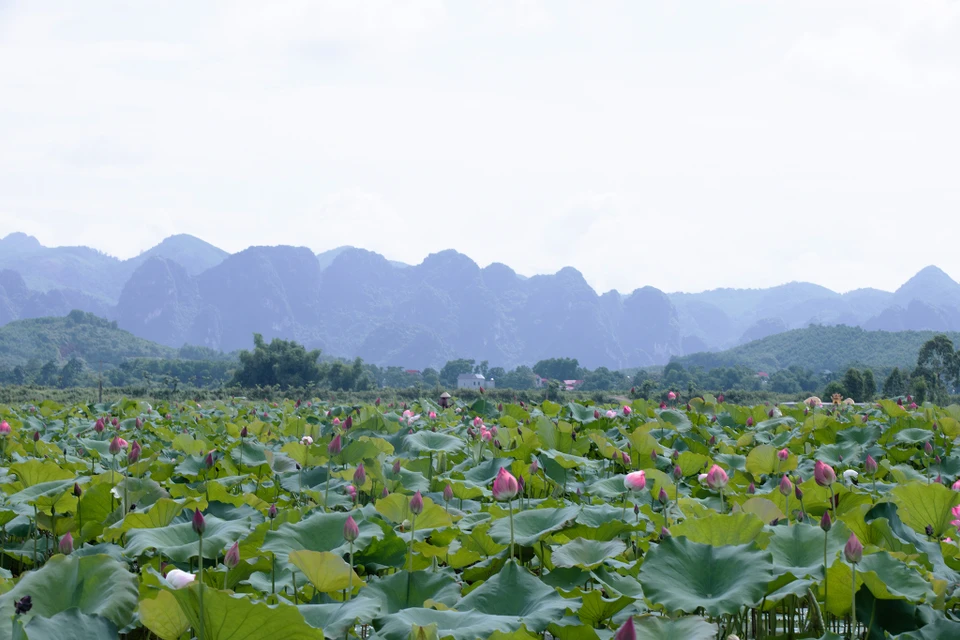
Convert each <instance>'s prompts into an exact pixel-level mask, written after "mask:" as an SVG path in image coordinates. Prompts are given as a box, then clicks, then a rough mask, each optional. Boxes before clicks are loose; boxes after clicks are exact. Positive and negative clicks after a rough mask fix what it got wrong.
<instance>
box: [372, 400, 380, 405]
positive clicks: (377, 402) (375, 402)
mask: <svg viewBox="0 0 960 640" xmlns="http://www.w3.org/2000/svg"><path fill="white" fill-rule="evenodd" d="M373 404H375V405H376V406H378V407H379V406H380V398H377V399H376V400H374V401H373Z"/></svg>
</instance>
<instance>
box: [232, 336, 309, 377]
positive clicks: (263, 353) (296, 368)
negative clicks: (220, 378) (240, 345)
mask: <svg viewBox="0 0 960 640" xmlns="http://www.w3.org/2000/svg"><path fill="white" fill-rule="evenodd" d="M319 358H320V350H319V349H317V350H315V351H307V349H306V348H305V347H304V346H303V345H301V344H297V343H296V342H294V341H292V340H280V339H279V338H274V339H273V340H271V341H270V344H267V343H266V342H265V341H264V339H263V336H262V335H261V334H259V333H255V334H253V351H246V350H244V351H241V352H240V368H239V369H237V371H236V373H235V374H234V376H233V384H235V385H238V386H241V387H255V386H258V385H259V386H268V385H269V386H274V385H277V386H280V387H282V388H289V387H305V386H309V385H313V384H316V383H317V382H318V381H319V380H320V367H319V366H317V360H318V359H319Z"/></svg>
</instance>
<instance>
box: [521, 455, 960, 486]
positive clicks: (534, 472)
mask: <svg viewBox="0 0 960 640" xmlns="http://www.w3.org/2000/svg"><path fill="white" fill-rule="evenodd" d="M539 470H540V461H539V460H538V459H537V458H534V459H533V462H531V463H530V475H532V476H535V475H537V471H539ZM957 482H958V483H960V480H957Z"/></svg>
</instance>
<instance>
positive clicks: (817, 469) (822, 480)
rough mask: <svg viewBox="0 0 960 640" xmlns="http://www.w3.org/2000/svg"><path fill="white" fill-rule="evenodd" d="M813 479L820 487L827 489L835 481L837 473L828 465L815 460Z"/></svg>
mask: <svg viewBox="0 0 960 640" xmlns="http://www.w3.org/2000/svg"><path fill="white" fill-rule="evenodd" d="M813 479H814V480H816V482H817V484H818V485H820V486H821V487H829V486H830V485H832V484H833V483H834V482H836V481H837V472H836V471H834V470H833V467H831V466H830V465H828V464H824V463H823V462H821V461H820V460H817V462H816V464H814V465H813Z"/></svg>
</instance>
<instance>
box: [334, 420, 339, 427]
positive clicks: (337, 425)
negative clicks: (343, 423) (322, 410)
mask: <svg viewBox="0 0 960 640" xmlns="http://www.w3.org/2000/svg"><path fill="white" fill-rule="evenodd" d="M333 426H335V427H339V426H340V418H334V419H333Z"/></svg>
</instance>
